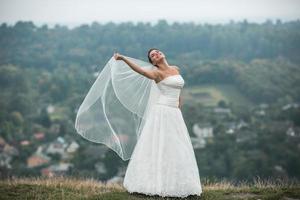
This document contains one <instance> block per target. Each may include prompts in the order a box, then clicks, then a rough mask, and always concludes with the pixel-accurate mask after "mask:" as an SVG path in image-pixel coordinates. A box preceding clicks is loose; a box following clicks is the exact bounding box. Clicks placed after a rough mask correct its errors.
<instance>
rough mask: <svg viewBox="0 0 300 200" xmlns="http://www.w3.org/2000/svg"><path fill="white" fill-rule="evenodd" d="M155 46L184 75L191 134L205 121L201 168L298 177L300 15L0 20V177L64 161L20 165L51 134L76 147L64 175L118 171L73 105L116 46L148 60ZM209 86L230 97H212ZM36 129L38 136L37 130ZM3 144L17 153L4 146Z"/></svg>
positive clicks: (209, 173) (233, 175) (216, 174)
mask: <svg viewBox="0 0 300 200" xmlns="http://www.w3.org/2000/svg"><path fill="white" fill-rule="evenodd" d="M153 47H155V48H159V49H160V50H161V51H163V52H164V53H165V55H166V57H167V60H168V63H169V64H174V65H175V64H176V65H177V66H179V67H180V69H181V74H182V76H183V77H184V79H185V82H186V84H185V88H184V90H185V92H186V93H184V94H186V96H184V98H183V99H186V101H185V100H184V101H185V102H184V104H183V107H182V113H183V115H184V117H185V121H186V124H187V126H188V129H189V132H190V135H191V137H194V138H195V133H194V132H193V125H194V124H197V123H199V124H205V123H209V124H210V126H211V127H213V137H212V138H208V139H207V140H206V145H205V147H204V148H196V149H195V154H196V158H197V162H198V166H199V172H200V176H201V177H208V178H212V179H213V178H223V177H225V178H229V179H234V180H242V179H243V180H244V179H249V180H250V179H251V178H252V177H254V176H257V175H259V176H262V177H269V176H272V177H288V178H297V179H299V178H300V158H299V154H300V128H299V127H300V108H299V101H300V56H299V55H300V21H299V20H297V21H289V22H282V21H281V20H276V21H271V20H266V21H265V22H264V23H252V22H248V21H247V20H244V21H240V22H235V21H230V22H229V23H227V24H214V25H212V24H195V23H192V22H190V23H177V22H175V23H172V24H171V23H168V22H167V21H166V20H159V21H158V22H157V24H155V25H151V24H150V23H144V22H139V23H136V24H134V23H132V22H123V23H119V24H117V23H113V22H110V23H106V24H100V23H98V22H93V23H92V24H82V25H80V26H78V27H75V28H72V29H71V28H68V27H67V26H63V25H58V24H57V25H55V26H54V27H52V28H50V27H48V26H47V25H46V24H45V25H42V26H37V25H35V24H34V23H33V22H31V21H19V22H17V23H15V24H14V25H8V24H6V23H2V24H1V26H0V89H1V93H0V137H1V141H0V160H1V162H0V177H6V176H11V175H17V176H32V175H34V176H37V175H40V174H41V171H42V169H43V168H46V167H48V166H50V165H52V164H55V163H59V162H62V160H63V158H62V156H61V155H60V154H54V155H53V154H52V155H51V159H50V161H49V162H47V163H45V164H41V165H37V166H36V167H28V158H29V157H30V156H32V155H33V154H34V152H35V151H36V150H37V149H38V147H40V146H42V145H43V144H46V143H51V142H52V141H55V140H56V139H57V138H58V137H60V138H64V139H65V140H66V141H73V140H74V141H76V142H77V143H78V144H79V146H80V147H79V149H78V151H76V152H75V153H74V154H73V155H72V157H70V158H69V159H67V161H68V162H69V163H72V165H73V167H72V168H71V169H70V170H69V171H68V172H67V173H68V174H70V175H72V176H93V177H97V178H99V179H102V180H107V179H109V178H111V177H113V176H114V175H116V173H117V171H118V169H119V167H120V166H126V164H127V163H128V162H122V161H121V160H120V158H119V157H118V156H117V155H116V154H115V152H112V151H107V152H105V155H104V156H101V155H99V152H98V153H97V148H100V147H99V146H100V145H99V144H91V143H90V142H88V141H86V140H84V139H83V138H81V137H80V136H78V134H76V132H75V130H74V120H75V117H76V112H77V109H78V107H79V105H80V104H81V102H82V101H83V99H84V97H85V95H86V94H87V92H88V90H89V88H90V87H91V85H92V84H93V82H94V81H95V79H96V77H97V74H98V73H99V72H100V71H101V69H102V68H103V67H104V65H105V63H107V61H108V60H109V59H110V58H111V57H112V56H113V53H114V52H119V53H121V54H124V55H126V56H129V57H133V58H138V59H142V60H144V61H147V51H148V49H149V48H153ZM205 88H206V89H207V88H208V90H206V89H205ZM211 88H217V89H216V90H217V91H218V92H220V93H222V94H223V95H224V97H226V96H227V97H228V98H216V97H215V96H213V94H215V93H214V92H215V89H214V90H212V89H211ZM228 88H230V89H228ZM204 89H205V91H204ZM207 91H208V92H207ZM208 94H211V96H210V98H211V99H214V100H216V103H215V104H214V105H211V104H209V105H208V104H206V103H203V102H204V101H203V99H204V97H203V96H205V95H208ZM237 96H238V97H237ZM185 97H186V98H185ZM241 97H242V98H241ZM228 99H230V100H232V101H228ZM242 99H243V100H242ZM215 108H223V109H229V110H230V112H229V113H227V114H224V113H222V112H216V110H215ZM241 121H242V122H244V123H245V124H247V125H246V126H244V127H241V128H235V129H234V130H235V131H234V133H231V134H230V133H227V132H226V131H227V130H228V129H231V126H230V125H228V124H232V123H233V122H236V123H238V124H239V122H241ZM57 127H58V128H57ZM40 132H42V133H44V134H45V135H44V136H43V137H44V138H43V139H36V138H35V134H36V133H40ZM24 141H28V144H27V145H24V144H25V143H24ZM6 144H7V145H8V146H10V147H13V148H14V149H15V152H16V153H15V154H9V153H7V151H6V148H4V147H5V145H6ZM8 158H9V159H8ZM82 158H85V161H84V162H82ZM95 163H103V164H104V166H105V168H106V169H107V171H106V172H105V173H101V172H100V171H99V170H97V165H95Z"/></svg>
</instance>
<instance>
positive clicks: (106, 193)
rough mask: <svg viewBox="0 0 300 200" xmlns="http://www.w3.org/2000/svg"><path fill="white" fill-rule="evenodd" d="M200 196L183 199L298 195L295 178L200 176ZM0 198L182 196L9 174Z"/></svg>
mask: <svg viewBox="0 0 300 200" xmlns="http://www.w3.org/2000/svg"><path fill="white" fill-rule="evenodd" d="M201 184H202V189H203V193H202V196H201V197H199V196H189V197H187V198H185V199H191V200H192V199H195V200H196V199H201V200H202V199H203V200H221V199H225V200H226V199H227V200H231V199H233V200H234V199H253V200H254V199H256V200H257V199H261V200H263V199H272V200H273V199H274V200H275V199H285V200H294V199H300V184H299V182H298V181H286V180H280V179H275V180H261V179H256V180H254V183H252V184H250V183H246V182H240V183H238V184H234V183H232V182H229V181H220V182H217V183H211V182H209V181H207V180H204V181H203V180H201ZM0 199H22V200H23V199H101V200H119V199H120V200H129V199H132V200H144V199H147V200H153V199H182V198H174V197H173V198H171V197H165V198H163V197H159V196H158V195H155V196H147V195H144V194H140V193H129V192H128V191H126V189H125V188H124V187H123V186H122V184H117V183H114V184H109V183H103V182H99V181H97V180H94V179H80V178H72V177H63V176H59V177H53V178H44V177H37V178H11V179H6V180H1V181H0Z"/></svg>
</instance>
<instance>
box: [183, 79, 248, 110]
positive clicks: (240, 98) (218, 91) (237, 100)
mask: <svg viewBox="0 0 300 200" xmlns="http://www.w3.org/2000/svg"><path fill="white" fill-rule="evenodd" d="M183 94H184V96H185V100H186V101H187V102H186V103H198V102H199V103H202V104H203V105H205V106H217V104H218V102H219V101H221V100H224V101H225V102H226V103H228V104H229V103H230V102H232V103H234V104H235V105H244V106H253V102H251V100H249V99H248V98H247V97H245V96H244V95H243V94H242V93H241V92H240V91H239V90H238V89H237V88H236V87H235V86H234V85H231V84H205V85H199V86H191V87H188V88H186V89H184V90H183Z"/></svg>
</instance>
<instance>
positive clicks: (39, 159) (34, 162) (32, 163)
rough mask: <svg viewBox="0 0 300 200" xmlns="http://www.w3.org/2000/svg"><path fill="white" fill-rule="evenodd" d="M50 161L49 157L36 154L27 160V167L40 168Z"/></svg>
mask: <svg viewBox="0 0 300 200" xmlns="http://www.w3.org/2000/svg"><path fill="white" fill-rule="evenodd" d="M50 160H51V158H50V157H48V156H47V155H44V154H42V153H37V152H36V153H34V154H33V155H32V156H30V157H29V158H28V159H27V167H28V168H33V167H38V166H41V165H44V164H46V163H49V162H50Z"/></svg>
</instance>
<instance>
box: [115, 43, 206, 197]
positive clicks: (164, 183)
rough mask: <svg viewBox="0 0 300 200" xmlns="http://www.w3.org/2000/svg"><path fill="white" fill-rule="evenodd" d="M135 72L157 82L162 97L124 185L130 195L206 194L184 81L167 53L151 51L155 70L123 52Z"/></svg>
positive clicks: (148, 121) (120, 57) (148, 120)
mask: <svg viewBox="0 0 300 200" xmlns="http://www.w3.org/2000/svg"><path fill="white" fill-rule="evenodd" d="M113 57H114V59H115V60H119V61H124V62H125V63H126V64H127V65H128V66H129V67H130V68H131V69H132V70H134V71H135V72H137V73H139V74H141V75H143V76H145V77H146V78H148V79H150V80H154V81H155V83H156V85H157V87H158V89H159V91H160V96H159V98H158V99H157V101H156V102H155V105H154V106H153V107H152V108H151V110H150V111H149V113H148V115H147V118H146V120H145V124H144V126H143V129H142V130H141V134H140V136H139V139H138V140H137V143H136V145H135V147H134V150H133V152H132V155H131V158H130V161H129V163H128V166H127V170H126V173H125V177H124V182H123V186H124V187H125V188H126V189H127V191H128V192H129V193H142V194H146V195H159V196H162V197H166V196H168V197H182V198H183V197H187V196H189V195H198V196H200V195H201V193H202V186H201V183H200V175H199V171H198V166H197V162H196V158H195V154H194V150H193V147H192V143H191V140H190V136H189V133H188V130H187V127H186V124H185V121H184V119H183V116H182V113H181V110H180V108H181V105H182V102H181V98H180V93H181V90H182V88H183V86H184V79H183V77H182V76H181V75H180V72H179V68H178V67H177V66H172V65H169V64H168V62H167V60H166V57H165V55H164V53H163V52H161V51H160V50H159V49H155V48H151V49H150V50H149V51H148V59H149V62H150V63H151V64H153V65H154V66H155V67H156V68H155V69H145V68H142V67H140V66H139V65H138V64H136V63H135V62H133V61H132V60H130V59H128V58H127V57H126V56H123V55H121V54H119V53H115V54H114V56H113Z"/></svg>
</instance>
